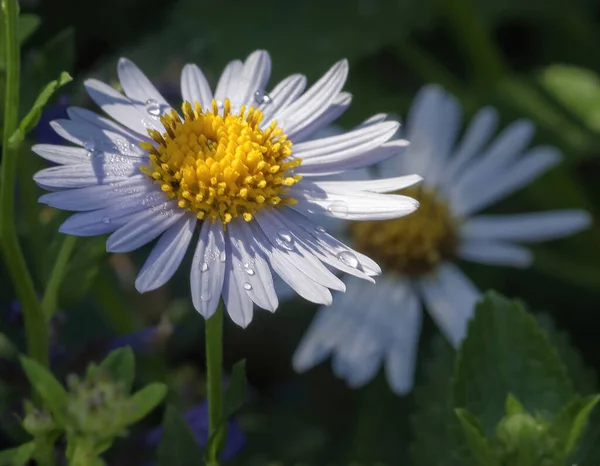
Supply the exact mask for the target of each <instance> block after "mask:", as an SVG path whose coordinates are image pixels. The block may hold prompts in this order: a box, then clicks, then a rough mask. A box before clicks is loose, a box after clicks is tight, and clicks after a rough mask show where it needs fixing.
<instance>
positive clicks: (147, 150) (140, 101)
mask: <svg viewBox="0 0 600 466" xmlns="http://www.w3.org/2000/svg"><path fill="white" fill-rule="evenodd" d="M270 73H271V59H270V57H269V55H268V53H267V52H265V51H256V52H254V53H252V54H251V55H250V56H249V57H248V58H247V59H246V60H245V61H244V62H242V61H240V60H233V61H231V62H230V63H229V64H228V65H227V66H226V68H225V70H224V71H223V74H222V75H221V77H220V79H219V82H218V84H217V87H216V89H215V91H214V93H213V91H212V90H211V88H210V86H209V85H208V82H207V80H206V78H205V76H204V74H203V73H202V71H201V70H200V69H199V68H198V67H197V66H195V65H186V66H185V67H184V68H183V71H182V74H181V93H182V96H183V105H182V107H181V110H182V111H181V113H178V112H177V111H176V110H174V109H172V108H171V106H170V104H169V103H168V102H167V101H166V100H165V99H164V97H163V96H162V95H161V94H160V93H159V92H158V91H157V90H156V88H155V87H154V86H153V85H152V83H151V82H150V81H149V80H148V78H147V77H146V76H145V75H144V74H143V73H142V72H141V71H140V70H139V69H138V68H137V67H136V66H135V65H134V64H133V63H132V62H131V61H129V60H126V59H121V60H120V61H119V64H118V76H119V81H120V86H121V88H122V89H123V91H124V94H125V95H123V94H121V93H120V92H118V91H116V90H115V89H114V88H112V87H110V86H108V85H107V84H104V83H102V82H100V81H97V80H93V79H90V80H88V81H86V83H85V87H86V89H87V91H88V93H89V95H90V97H91V98H92V99H93V100H94V101H95V102H96V103H97V104H98V105H99V106H100V107H101V108H102V110H104V112H105V113H107V114H108V115H109V116H111V117H112V118H113V119H114V120H115V121H113V120H109V119H106V118H103V117H101V116H99V115H97V114H96V113H93V112H91V111H88V110H85V109H82V108H75V107H71V108H69V109H68V115H69V117H70V119H68V120H66V119H65V120H56V121H53V122H52V123H51V125H52V127H53V129H54V130H55V131H56V132H57V133H58V134H59V135H60V136H61V137H63V138H64V139H66V140H67V141H69V142H71V143H73V144H75V146H77V147H74V146H63V145H50V144H40V145H36V146H34V147H33V150H34V151H35V152H36V153H37V154H39V155H40V156H42V157H44V158H46V159H48V160H50V161H51V162H54V163H55V164H58V166H54V167H51V168H47V169H44V170H41V171H40V172H38V173H37V174H36V175H35V181H36V182H37V183H38V184H39V185H40V186H42V187H44V188H46V189H48V190H51V191H54V192H52V193H50V194H46V195H44V196H42V198H41V199H40V201H41V202H44V203H46V204H48V205H50V206H52V207H56V208H59V209H64V210H69V211H75V212H78V213H75V214H74V215H72V216H71V217H70V218H69V219H68V220H67V221H66V222H65V223H64V224H63V225H62V226H61V228H60V231H62V232H63V233H67V234H71V235H77V236H93V235H103V234H106V233H112V234H111V235H110V236H109V238H108V240H107V250H108V251H109V252H129V251H133V250H134V249H137V248H139V247H141V246H143V245H145V244H147V243H149V242H151V241H153V240H154V239H156V238H158V237H160V238H159V239H158V242H157V243H156V245H155V246H154V248H153V250H152V252H151V253H150V256H149V257H148V259H147V260H146V263H145V264H144V266H143V268H142V270H141V272H140V273H139V275H138V277H137V279H136V283H135V284H136V287H137V289H138V290H139V291H140V292H145V291H149V290H153V289H155V288H158V287H160V286H161V285H164V284H165V283H166V282H167V281H168V280H169V279H170V278H171V277H172V276H173V274H174V273H175V271H176V270H177V268H178V267H179V265H180V264H181V261H182V259H183V257H184V255H185V253H186V251H187V249H188V246H189V245H190V242H191V240H192V237H193V235H194V232H195V230H196V229H198V230H199V239H198V241H197V246H196V251H195V254H194V258H193V262H192V269H191V274H190V277H191V278H190V279H191V294H192V300H193V303H194V306H195V308H196V309H197V310H198V311H199V312H200V313H201V314H202V315H203V316H204V317H206V318H208V317H210V316H211V315H212V314H213V313H214V312H215V310H216V308H217V304H218V302H219V299H220V298H221V296H222V297H223V300H224V302H225V305H226V307H227V310H228V312H229V315H230V316H231V318H232V319H233V321H234V322H235V323H237V324H238V325H240V326H243V327H245V326H247V325H248V324H249V323H250V321H251V319H252V314H253V305H254V303H256V304H257V305H258V306H260V307H262V308H265V309H268V310H270V311H275V309H276V308H277V306H278V297H277V294H276V292H275V288H274V285H273V274H272V270H273V271H275V273H276V274H277V275H279V276H280V277H281V278H282V279H283V280H284V281H285V282H286V283H287V284H288V285H289V286H290V287H291V288H292V289H294V290H295V291H296V292H297V293H298V294H299V295H301V296H303V297H304V298H306V299H308V300H310V301H313V302H316V303H321V304H330V303H331V301H332V297H331V292H330V289H334V290H339V291H344V290H345V285H344V283H343V282H342V281H341V280H340V279H339V278H338V277H337V276H336V275H334V274H333V273H332V272H331V271H330V270H329V269H328V268H327V267H326V266H325V264H326V265H327V266H329V267H332V268H334V269H338V270H341V271H345V272H347V273H350V274H353V275H355V276H357V277H360V278H363V279H366V280H370V281H373V279H372V278H371V276H372V275H377V274H379V273H380V272H381V269H380V268H379V267H378V266H377V264H375V263H374V262H373V261H372V260H370V259H369V258H367V257H366V256H363V255H362V254H359V253H356V252H354V251H352V250H351V249H349V248H348V247H346V246H345V245H344V244H342V243H340V242H339V241H337V240H335V239H334V238H333V237H331V236H329V235H328V234H327V233H325V231H324V230H323V229H322V228H321V227H320V226H319V225H318V223H315V222H314V220H313V218H312V217H313V214H314V213H319V214H323V215H325V216H330V217H338V218H340V217H341V218H347V219H350V220H377V219H390V218H395V217H399V216H402V215H406V214H408V213H411V212H413V211H414V210H415V209H416V208H417V206H418V203H417V202H416V201H415V200H414V199H411V198H408V197H406V196H399V195H388V194H383V193H385V192H390V191H396V190H398V189H400V188H403V187H406V186H410V185H412V184H414V183H415V182H417V181H420V177H418V176H403V177H399V178H394V179H385V180H378V181H377V182H376V183H375V184H374V189H371V187H370V189H368V190H367V189H365V187H363V186H356V185H355V184H354V183H346V182H334V183H331V182H328V183H321V182H320V181H319V177H320V176H322V175H325V174H333V173H342V172H344V171H345V170H349V169H353V168H359V167H364V166H368V165H371V164H373V163H376V162H379V161H381V160H384V159H386V158H388V157H390V156H392V155H396V154H398V153H400V152H401V151H402V150H403V148H404V146H405V145H406V142H405V141H398V140H393V141H390V139H391V138H392V136H393V135H394V134H395V133H396V131H397V129H398V126H399V125H398V123H395V122H386V121H383V118H379V117H377V118H375V119H370V120H367V121H366V122H365V123H364V124H363V125H361V126H360V127H358V128H356V129H355V130H353V131H349V132H347V133H345V134H342V135H336V136H330V137H325V138H321V139H317V140H311V141H307V139H308V138H309V137H310V136H311V135H313V134H314V133H315V132H316V131H318V130H319V129H321V128H324V127H326V126H327V125H329V124H330V123H331V122H332V121H333V120H335V119H336V118H338V117H339V116H340V115H341V114H342V113H343V112H344V111H345V110H346V109H347V108H348V106H349V105H350V101H351V96H350V94H348V93H346V92H343V91H342V88H343V86H344V83H345V81H346V76H347V73H348V64H347V62H346V61H345V60H342V61H340V62H338V63H336V64H335V65H334V66H333V67H332V68H331V69H330V70H329V71H328V72H327V73H326V74H325V75H324V76H323V77H322V78H321V79H320V80H319V81H317V82H316V83H315V84H314V85H313V86H312V87H310V88H309V89H308V90H307V91H306V92H304V89H305V87H306V78H305V77H304V76H303V75H300V74H295V75H292V76H289V77H288V78H286V79H284V80H283V81H281V82H280V83H279V84H277V85H276V86H275V87H274V88H273V89H272V90H271V91H270V93H267V92H266V85H267V81H268V79H269V75H270ZM374 191H376V192H374Z"/></svg>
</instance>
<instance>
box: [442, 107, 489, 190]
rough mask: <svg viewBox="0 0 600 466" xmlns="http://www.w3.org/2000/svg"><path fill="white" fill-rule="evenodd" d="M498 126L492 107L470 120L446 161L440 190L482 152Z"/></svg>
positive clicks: (479, 112)
mask: <svg viewBox="0 0 600 466" xmlns="http://www.w3.org/2000/svg"><path fill="white" fill-rule="evenodd" d="M497 126H498V112H497V111H496V109H495V108H493V107H484V108H482V109H481V110H479V111H478V112H477V114H476V115H475V116H474V117H473V119H472V120H471V123H470V124H469V127H468V129H467V131H466V133H465V135H464V136H463V137H462V140H461V142H460V144H459V145H458V147H457V148H456V150H455V151H454V154H453V155H452V157H451V158H450V159H449V160H448V163H447V164H446V168H445V174H444V176H443V179H442V180H441V181H440V182H441V187H442V189H444V190H445V189H447V187H448V186H449V185H450V183H453V182H455V180H456V178H457V177H458V176H460V175H459V174H460V173H461V172H462V170H463V168H464V166H465V165H466V163H467V162H469V161H470V160H471V159H472V158H473V157H475V156H476V155H479V154H480V153H481V152H482V151H483V146H484V145H485V144H486V143H487V142H488V141H489V140H490V138H491V137H492V135H493V134H494V132H495V131H496V127H497Z"/></svg>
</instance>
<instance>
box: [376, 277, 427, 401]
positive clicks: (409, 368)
mask: <svg viewBox="0 0 600 466" xmlns="http://www.w3.org/2000/svg"><path fill="white" fill-rule="evenodd" d="M377 286H378V288H379V291H380V294H379V296H381V298H382V300H383V302H382V303H381V304H380V305H381V306H387V307H388V308H390V311H391V312H390V318H389V321H388V322H387V323H386V322H383V323H382V324H383V325H386V324H387V326H388V328H389V329H390V331H391V332H392V333H393V334H392V336H391V342H390V347H389V348H388V350H387V354H386V355H385V362H384V367H385V374H386V377H387V380H388V383H389V384H390V388H391V389H392V391H393V392H394V393H396V394H397V395H405V394H407V393H408V392H410V391H411V390H412V388H413V384H414V379H415V363H416V362H417V350H418V347H419V337H420V336H421V322H422V319H423V313H422V311H421V304H420V302H419V298H418V296H417V295H416V293H415V291H414V290H413V287H412V285H411V284H410V283H408V282H404V281H400V280H398V278H397V277H392V279H391V280H390V279H388V280H386V282H385V286H387V290H386V289H385V288H383V287H381V285H380V284H378V285H377Z"/></svg>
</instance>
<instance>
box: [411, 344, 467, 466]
mask: <svg viewBox="0 0 600 466" xmlns="http://www.w3.org/2000/svg"><path fill="white" fill-rule="evenodd" d="M454 358H455V352H454V349H453V348H452V346H450V344H449V343H448V342H447V341H446V339H445V338H443V337H442V336H441V335H437V336H436V337H435V338H434V339H433V341H432V345H431V349H430V354H429V355H428V356H427V358H426V359H425V361H424V363H423V364H422V367H423V373H424V374H423V377H422V378H417V381H416V383H415V388H414V390H413V394H414V400H415V401H414V403H415V411H414V413H413V415H412V416H411V417H412V431H413V436H414V440H413V443H412V445H411V459H412V462H411V464H412V465H413V466H464V464H465V463H464V462H463V461H461V458H460V456H459V455H460V453H461V452H460V450H461V446H458V445H456V444H455V440H456V439H455V437H457V436H455V435H454V430H458V429H460V426H458V420H457V418H456V416H455V415H454V413H453V410H452V407H451V405H450V401H451V400H450V389H451V379H452V371H453V368H454ZM459 439H460V440H463V437H462V436H460V437H459ZM432 445H435V448H432ZM462 448H463V449H465V448H467V445H466V444H463V445H462Z"/></svg>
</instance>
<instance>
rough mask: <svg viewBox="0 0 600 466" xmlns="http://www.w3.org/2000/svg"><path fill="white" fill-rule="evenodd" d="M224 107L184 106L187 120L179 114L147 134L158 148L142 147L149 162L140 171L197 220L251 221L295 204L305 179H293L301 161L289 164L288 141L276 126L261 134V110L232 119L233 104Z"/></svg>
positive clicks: (163, 118) (166, 117)
mask: <svg viewBox="0 0 600 466" xmlns="http://www.w3.org/2000/svg"><path fill="white" fill-rule="evenodd" d="M222 107H223V108H222V111H221V112H219V110H220V108H219V106H218V105H217V102H216V101H215V100H213V102H212V108H211V109H206V110H203V109H202V107H201V106H200V104H199V103H198V102H196V104H195V105H194V107H192V105H191V104H190V103H189V102H184V104H183V105H182V110H183V115H184V118H183V120H182V119H181V117H180V116H179V114H178V113H177V112H176V111H175V110H172V111H171V113H169V114H165V115H163V116H161V118H160V121H161V122H162V124H163V126H164V127H165V130H166V132H165V133H164V134H160V132H158V131H156V130H148V134H149V136H150V137H151V138H152V139H153V140H154V142H155V144H153V143H151V142H143V143H141V144H140V145H141V146H142V148H143V149H144V150H146V151H147V152H148V154H149V160H150V164H149V165H147V166H143V167H141V171H142V172H143V173H145V174H146V175H148V176H150V177H151V178H152V179H153V180H154V181H155V182H156V183H159V184H160V186H161V189H162V190H163V191H164V192H165V193H166V195H167V196H168V197H170V198H171V199H176V200H177V204H178V205H179V207H180V208H182V209H186V210H188V211H190V212H194V213H196V215H197V216H198V218H199V219H209V220H212V221H217V220H220V221H221V222H223V224H227V223H228V222H230V221H231V220H232V219H233V218H235V217H238V216H242V217H243V218H244V220H246V221H250V220H252V218H253V216H254V215H255V214H256V212H257V211H259V210H260V209H262V208H263V207H265V206H276V205H284V204H288V205H289V204H295V203H296V200H295V199H292V198H290V197H286V193H287V191H288V188H289V186H292V185H294V184H295V183H297V182H298V181H299V180H300V179H301V177H300V176H298V175H291V174H290V169H292V168H294V167H297V166H298V165H300V163H301V160H300V159H288V158H289V157H290V155H291V154H292V143H291V141H288V140H287V135H285V134H283V131H282V129H281V128H278V127H277V123H276V122H273V123H271V125H270V126H268V127H267V128H265V129H261V128H260V127H259V125H260V123H261V121H262V119H263V117H264V115H263V113H262V112H261V111H260V110H259V109H255V108H253V107H250V108H246V107H245V106H242V107H241V108H240V111H239V113H238V114H236V115H233V114H232V113H231V104H230V102H229V100H225V103H224V105H223V106H222ZM220 113H221V114H220ZM286 159H288V160H286Z"/></svg>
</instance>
